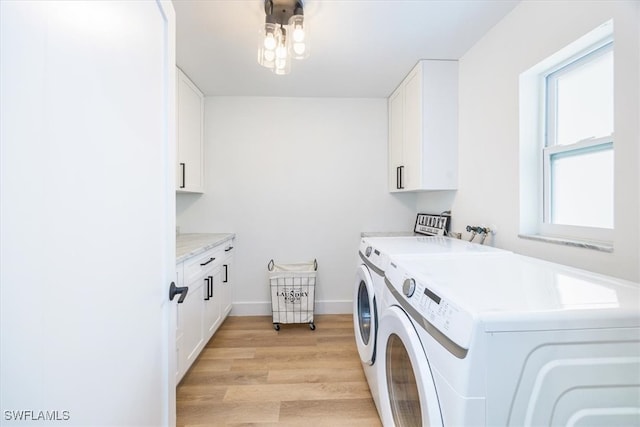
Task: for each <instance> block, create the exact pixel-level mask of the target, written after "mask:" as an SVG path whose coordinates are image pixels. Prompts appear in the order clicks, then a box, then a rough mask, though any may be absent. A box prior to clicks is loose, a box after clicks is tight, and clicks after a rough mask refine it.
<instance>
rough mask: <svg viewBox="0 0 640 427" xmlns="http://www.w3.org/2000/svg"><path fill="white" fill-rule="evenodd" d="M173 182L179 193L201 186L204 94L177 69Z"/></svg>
mask: <svg viewBox="0 0 640 427" xmlns="http://www.w3.org/2000/svg"><path fill="white" fill-rule="evenodd" d="M177 76H178V78H177V82H178V83H177V84H178V87H177V104H178V105H177V110H178V112H177V114H178V120H177V128H178V144H177V145H178V150H177V158H178V165H177V183H176V189H177V191H181V192H198V193H201V192H202V191H203V189H204V163H203V160H204V148H203V147H204V138H203V137H204V135H203V134H204V129H203V122H204V96H203V95H202V93H201V92H200V91H199V90H198V88H197V87H196V86H195V85H194V84H193V83H192V82H191V80H189V78H188V77H187V76H186V75H185V74H184V73H183V72H182V71H180V70H177Z"/></svg>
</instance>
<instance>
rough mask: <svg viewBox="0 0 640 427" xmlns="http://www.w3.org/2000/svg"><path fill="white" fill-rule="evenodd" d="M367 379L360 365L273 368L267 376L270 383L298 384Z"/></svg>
mask: <svg viewBox="0 0 640 427" xmlns="http://www.w3.org/2000/svg"><path fill="white" fill-rule="evenodd" d="M363 380H364V381H366V378H365V376H364V372H362V369H361V368H360V367H359V366H358V367H356V368H346V369H340V371H339V374H338V375H337V374H336V369H335V368H333V367H331V368H316V367H313V368H304V369H271V370H269V375H268V377H267V382H268V383H269V384H296V383H328V382H355V381H363Z"/></svg>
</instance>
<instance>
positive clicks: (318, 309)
mask: <svg viewBox="0 0 640 427" xmlns="http://www.w3.org/2000/svg"><path fill="white" fill-rule="evenodd" d="M351 313H353V301H316V305H315V310H314V314H351ZM271 314H272V313H271V302H268V301H267V302H262V301H249V302H234V303H233V308H232V309H231V313H230V314H229V316H271Z"/></svg>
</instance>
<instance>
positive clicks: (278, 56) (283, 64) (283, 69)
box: [273, 39, 291, 75]
mask: <svg viewBox="0 0 640 427" xmlns="http://www.w3.org/2000/svg"><path fill="white" fill-rule="evenodd" d="M290 71H291V57H290V56H289V54H288V52H287V45H286V42H285V40H284V39H281V40H280V43H278V46H277V47H276V49H275V60H274V68H273V72H274V73H276V74H278V75H284V74H289V72H290Z"/></svg>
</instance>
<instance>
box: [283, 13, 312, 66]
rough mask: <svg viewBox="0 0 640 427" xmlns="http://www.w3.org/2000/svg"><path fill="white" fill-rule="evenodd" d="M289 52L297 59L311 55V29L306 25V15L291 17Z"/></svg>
mask: <svg viewBox="0 0 640 427" xmlns="http://www.w3.org/2000/svg"><path fill="white" fill-rule="evenodd" d="M289 34H290V36H289V40H288V41H289V54H290V55H291V57H292V58H295V59H304V58H306V57H308V56H309V29H308V28H307V27H306V26H305V25H304V15H293V16H292V17H291V18H289Z"/></svg>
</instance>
